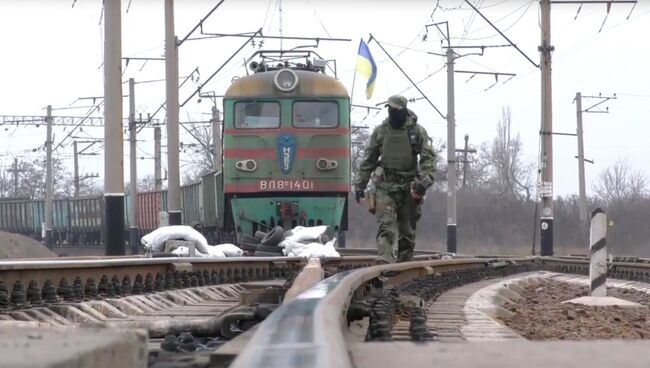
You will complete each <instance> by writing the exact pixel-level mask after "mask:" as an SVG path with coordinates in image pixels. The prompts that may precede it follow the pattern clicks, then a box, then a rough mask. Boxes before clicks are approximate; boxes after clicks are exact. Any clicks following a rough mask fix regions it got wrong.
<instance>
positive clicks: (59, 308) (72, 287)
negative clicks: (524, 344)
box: [0, 251, 650, 367]
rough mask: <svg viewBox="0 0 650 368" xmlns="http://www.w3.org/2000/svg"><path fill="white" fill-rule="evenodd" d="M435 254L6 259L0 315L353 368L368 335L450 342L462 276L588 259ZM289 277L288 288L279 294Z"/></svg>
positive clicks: (222, 353) (201, 354)
mask: <svg viewBox="0 0 650 368" xmlns="http://www.w3.org/2000/svg"><path fill="white" fill-rule="evenodd" d="M346 252H348V251H346ZM349 252H352V251H349ZM363 252H365V251H361V252H357V253H363ZM440 256H441V255H440V254H437V253H433V252H431V253H429V252H424V253H420V254H419V255H418V256H417V260H416V261H414V262H408V263H401V264H392V265H376V263H375V257H374V256H370V255H346V256H344V257H341V258H332V259H323V260H321V267H320V268H319V270H320V271H319V272H317V273H314V272H312V271H313V269H312V270H311V271H308V270H307V268H304V266H305V265H306V264H307V263H306V261H305V260H303V259H300V258H288V257H269V258H265V257H248V258H229V259H220V260H208V259H195V258H155V259H151V258H132V257H123V258H111V259H106V258H102V257H98V258H96V259H94V258H92V257H90V259H88V258H79V259H74V258H73V259H62V260H35V261H5V262H0V326H5V327H9V326H12V327H17V326H20V327H26V328H30V327H32V328H41V329H42V328H44V327H45V328H53V329H59V328H70V327H74V328H78V327H94V328H97V327H100V328H104V329H109V330H112V329H115V328H119V329H121V328H129V329H133V328H135V329H138V330H139V331H143V332H141V333H140V334H141V335H142V334H144V336H146V337H142V336H141V337H142V338H144V340H145V341H148V342H146V344H145V348H144V349H145V350H146V351H147V352H148V353H149V365H150V366H151V367H156V366H157V365H156V362H158V363H160V364H162V365H160V366H168V367H174V366H187V365H188V364H190V363H191V364H193V365H191V366H195V367H221V366H224V367H225V366H228V365H230V366H232V367H290V366H310V367H312V366H313V367H331V366H337V367H353V366H357V364H355V362H354V361H353V358H352V355H351V354H350V351H351V349H352V347H353V346H362V345H363V344H366V343H369V342H370V343H372V342H380V341H391V342H393V343H397V342H403V343H407V342H409V343H410V342H427V341H428V342H434V341H443V342H444V341H447V342H450V341H460V340H461V339H460V336H459V335H458V331H459V329H460V325H461V324H462V321H461V320H459V319H458V318H457V317H458V315H457V310H458V308H459V306H461V305H462V304H463V303H464V300H465V299H467V295H469V294H467V291H465V292H464V293H465V294H463V292H462V291H461V290H462V287H464V285H468V286H467V287H469V286H471V285H474V286H472V287H474V288H476V285H480V284H481V283H484V284H489V283H490V282H495V281H489V280H492V279H500V278H503V277H510V276H512V275H518V274H521V273H525V272H531V271H539V270H548V271H554V272H559V273H567V274H586V273H587V272H588V267H589V265H588V261H587V259H585V258H583V257H563V258H561V257H555V258H553V257H551V258H541V257H525V258H516V257H494V258H488V257H466V258H458V259H445V260H440V259H439V258H440ZM626 260H631V261H637V262H612V263H611V265H610V271H609V274H610V277H615V278H618V279H627V280H637V281H642V282H649V281H650V265H649V264H647V263H646V262H644V261H643V260H641V261H638V260H636V259H633V258H630V259H626ZM303 268H304V270H303ZM301 270H302V271H301ZM310 272H311V273H310ZM307 273H309V275H308V276H305V274H307ZM313 275H318V276H316V277H313ZM321 279H323V280H322V281H321ZM294 280H297V281H296V282H295V283H293V286H292V281H294ZM290 286H292V290H291V292H290V293H289V294H294V295H298V296H297V297H295V298H292V299H290V300H289V298H287V300H284V295H285V293H286V292H287V290H288V289H289V287H290ZM458 287H461V289H454V291H452V292H448V291H449V290H451V289H453V288H458ZM456 290H459V291H456ZM445 292H448V293H445ZM441 295H444V296H443V297H441V298H440V296H441ZM439 298H440V299H439ZM463 298H465V299H463ZM455 313H456V314H455ZM260 321H264V322H263V323H261V324H259V325H257V324H258V323H259V322H260ZM254 325H257V326H256V329H252V330H250V331H248V332H244V331H247V330H249V329H250V328H251V327H252V326H254ZM147 337H148V340H147ZM229 340H232V341H230V342H228V341H229ZM360 344H361V345H360ZM234 345H236V346H237V347H236V348H233V347H232V346H234ZM172 351H173V352H175V353H170V352H172ZM145 361H146V359H145ZM296 362H298V363H296ZM231 363H232V364H231ZM0 366H2V364H0ZM96 366H102V365H101V364H97V365H96ZM107 366H109V365H107Z"/></svg>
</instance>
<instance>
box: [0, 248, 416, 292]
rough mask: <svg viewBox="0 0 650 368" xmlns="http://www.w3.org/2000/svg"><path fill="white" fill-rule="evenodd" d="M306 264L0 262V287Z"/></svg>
mask: <svg viewBox="0 0 650 368" xmlns="http://www.w3.org/2000/svg"><path fill="white" fill-rule="evenodd" d="M424 257H428V256H424ZM376 260H377V257H376V256H363V255H362V256H344V257H337V258H333V257H332V258H324V259H323V266H324V267H334V268H337V269H341V268H343V269H347V268H355V267H365V266H369V265H373V264H375V262H376ZM306 262H307V260H306V259H304V258H300V257H284V256H280V257H229V258H218V259H214V258H212V259H211V258H194V257H173V258H142V257H131V258H126V257H110V258H109V257H107V258H100V257H97V258H91V259H78V258H71V259H65V258H64V259H39V260H14V261H0V283H2V284H4V286H5V287H6V288H8V289H9V290H11V289H12V287H13V286H15V284H16V283H17V282H18V281H19V282H20V283H22V285H23V286H24V287H27V285H29V283H30V282H32V281H35V282H36V283H37V285H38V286H39V287H40V286H43V285H44V284H45V282H46V281H47V280H50V281H51V282H53V283H54V284H55V285H57V284H58V283H59V282H61V280H62V279H65V280H67V282H68V283H72V282H73V280H75V279H76V278H79V279H81V281H82V282H83V283H86V282H87V281H89V279H93V280H94V281H95V282H99V281H100V279H101V278H102V277H103V276H105V277H107V278H109V279H112V278H115V277H117V278H118V279H119V280H123V279H124V278H128V279H130V280H135V279H136V278H138V277H141V278H144V277H145V276H147V274H151V275H152V276H156V275H158V274H160V275H162V276H165V275H166V274H167V273H168V272H179V273H183V272H186V273H195V274H196V273H197V272H200V273H205V272H208V273H212V272H213V271H216V272H219V273H221V279H222V280H223V282H239V281H247V280H260V279H267V278H273V277H277V275H274V273H273V272H277V273H279V274H280V275H281V276H282V277H285V276H288V275H289V274H290V273H292V272H294V271H298V270H299V269H300V268H302V266H304V265H305V264H306Z"/></svg>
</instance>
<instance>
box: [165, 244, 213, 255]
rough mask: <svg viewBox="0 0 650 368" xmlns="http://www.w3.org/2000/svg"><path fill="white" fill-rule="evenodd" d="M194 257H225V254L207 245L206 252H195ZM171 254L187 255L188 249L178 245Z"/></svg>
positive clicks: (188, 253)
mask: <svg viewBox="0 0 650 368" xmlns="http://www.w3.org/2000/svg"><path fill="white" fill-rule="evenodd" d="M195 253H196V254H195V256H196V257H200V258H226V255H225V254H223V252H222V251H221V250H219V249H215V247H211V246H208V253H201V252H198V251H197V252H195ZM171 254H175V255H177V256H179V257H189V256H190V249H189V248H188V247H186V246H183V245H181V246H180V247H178V248H176V249H174V250H172V251H171Z"/></svg>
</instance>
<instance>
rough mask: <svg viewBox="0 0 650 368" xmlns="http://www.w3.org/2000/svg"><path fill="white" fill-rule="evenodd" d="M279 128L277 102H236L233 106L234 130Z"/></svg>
mask: <svg viewBox="0 0 650 368" xmlns="http://www.w3.org/2000/svg"><path fill="white" fill-rule="evenodd" d="M279 127H280V104H279V103H278V102H260V101H252V102H237V103H236V104H235V128H242V129H260V128H279Z"/></svg>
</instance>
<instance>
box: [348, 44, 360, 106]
mask: <svg viewBox="0 0 650 368" xmlns="http://www.w3.org/2000/svg"><path fill="white" fill-rule="evenodd" d="M362 41H363V39H361V40H360V41H359V47H361V42H362ZM358 63H359V51H358V50H357V62H356V64H358ZM356 64H355V65H354V74H353V75H352V89H351V90H350V105H352V100H353V98H354V84H355V83H356V81H357V65H356Z"/></svg>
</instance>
